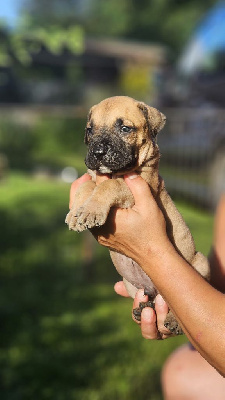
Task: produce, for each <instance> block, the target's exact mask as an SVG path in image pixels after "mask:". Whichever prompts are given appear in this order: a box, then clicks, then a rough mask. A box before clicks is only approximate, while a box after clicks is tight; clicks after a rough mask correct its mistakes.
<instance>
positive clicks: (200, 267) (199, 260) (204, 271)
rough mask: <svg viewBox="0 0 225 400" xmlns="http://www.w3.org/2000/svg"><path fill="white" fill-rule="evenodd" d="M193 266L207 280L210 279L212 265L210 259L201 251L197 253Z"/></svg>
mask: <svg viewBox="0 0 225 400" xmlns="http://www.w3.org/2000/svg"><path fill="white" fill-rule="evenodd" d="M191 264H192V267H193V268H194V269H195V270H196V271H197V272H199V274H200V275H201V276H202V277H203V278H205V279H206V280H209V279H210V266H209V261H208V259H207V258H206V257H205V256H204V255H203V254H202V253H200V252H199V251H198V252H197V253H196V254H195V256H194V259H193V261H192V263H191Z"/></svg>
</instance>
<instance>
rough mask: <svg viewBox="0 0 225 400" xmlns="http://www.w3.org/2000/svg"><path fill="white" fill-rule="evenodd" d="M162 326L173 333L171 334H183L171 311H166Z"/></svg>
mask: <svg viewBox="0 0 225 400" xmlns="http://www.w3.org/2000/svg"><path fill="white" fill-rule="evenodd" d="M164 326H165V327H166V328H167V329H168V330H169V331H170V332H171V333H172V334H173V335H183V330H182V328H181V326H180V325H179V323H178V322H177V320H176V318H175V317H174V315H173V313H172V312H171V311H169V312H168V314H167V317H166V319H165V321H164Z"/></svg>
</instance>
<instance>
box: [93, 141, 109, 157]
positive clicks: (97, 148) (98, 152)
mask: <svg viewBox="0 0 225 400" xmlns="http://www.w3.org/2000/svg"><path fill="white" fill-rule="evenodd" d="M94 152H95V154H96V155H97V156H103V155H104V154H106V152H107V149H106V146H105V145H104V144H103V143H99V144H98V145H97V146H95V149H94Z"/></svg>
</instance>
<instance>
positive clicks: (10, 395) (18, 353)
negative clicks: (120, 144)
mask: <svg viewBox="0 0 225 400" xmlns="http://www.w3.org/2000/svg"><path fill="white" fill-rule="evenodd" d="M68 196H69V185H68V184H64V183H61V182H59V181H57V180H50V179H48V180H37V179H36V180H35V179H33V178H32V177H31V176H29V175H22V174H18V173H17V174H13V175H9V176H8V178H7V179H6V180H5V181H2V182H1V185H0V218H1V231H0V235H1V237H0V282H1V287H0V309H1V321H2V328H1V342H0V369H1V377H2V378H1V399H2V400H14V399H15V400H20V399H21V400H26V399H29V400H30V399H32V400H33V399H34V400H36V399H38V400H42V399H43V400H45V399H51V400H52V399H55V400H64V399H65V400H70V399H71V400H72V399H74V400H114V399H115V400H117V399H120V400H136V399H143V400H145V399H146V400H147V399H148V400H149V399H151V400H159V399H162V395H161V391H160V370H161V367H162V365H163V362H164V361H165V359H166V358H167V356H168V355H169V354H170V352H171V351H172V350H173V349H175V348H176V347H177V346H178V345H180V344H181V343H184V342H185V341H186V338H185V337H178V338H172V339H169V340H166V341H162V342H161V341H158V342H157V341H146V340H144V339H143V338H142V337H141V334H140V329H139V327H138V326H137V325H136V324H134V322H133V321H132V319H131V308H132V300H131V299H124V298H120V297H119V296H117V295H116V294H115V293H114V291H113V284H114V282H115V281H116V280H118V279H119V277H118V275H117V273H116V272H115V269H114V267H113V265H112V264H111V261H110V258H109V255H108V251H107V250H106V249H104V248H102V247H100V246H99V245H98V244H96V243H95V241H94V240H90V236H88V235H87V234H85V233H84V234H79V235H78V234H75V233H73V232H69V231H68V229H67V227H66V226H65V225H64V218H65V214H66V212H67V210H68ZM177 205H178V208H179V209H180V211H181V213H182V214H183V216H184V218H185V220H186V221H187V223H188V225H189V226H190V228H191V231H192V233H193V236H194V238H195V240H196V244H197V248H198V250H201V251H202V252H203V253H204V254H207V253H208V251H209V248H210V244H211V238H212V221H213V218H212V215H210V214H208V213H207V212H202V211H200V210H199V209H196V208H194V207H190V206H188V205H187V204H185V203H181V202H180V203H178V204H177ZM90 249H91V255H92V258H91V260H90V259H89V258H87V254H86V253H87V250H88V251H90Z"/></svg>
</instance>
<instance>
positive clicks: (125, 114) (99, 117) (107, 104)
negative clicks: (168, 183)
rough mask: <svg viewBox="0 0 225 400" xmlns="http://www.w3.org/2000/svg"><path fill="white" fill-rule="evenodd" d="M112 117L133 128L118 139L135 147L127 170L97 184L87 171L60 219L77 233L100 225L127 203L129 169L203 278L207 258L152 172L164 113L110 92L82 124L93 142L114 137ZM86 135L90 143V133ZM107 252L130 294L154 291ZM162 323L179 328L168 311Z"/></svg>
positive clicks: (134, 268)
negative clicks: (139, 179)
mask: <svg viewBox="0 0 225 400" xmlns="http://www.w3.org/2000/svg"><path fill="white" fill-rule="evenodd" d="M118 119H122V121H123V125H125V126H130V127H133V130H132V131H131V132H130V133H129V134H127V135H125V136H124V137H123V138H122V140H123V141H124V142H126V144H128V145H129V146H132V148H135V151H136V162H135V165H133V166H132V167H131V168H128V169H127V170H126V168H125V169H123V170H122V171H120V170H117V171H116V172H114V173H112V178H113V179H110V180H106V181H103V182H102V183H101V184H100V185H98V186H96V185H95V177H96V171H90V170H89V173H90V175H91V176H92V181H89V182H86V183H84V184H83V185H81V187H80V188H79V189H78V191H77V193H76V195H75V199H74V204H73V207H72V209H71V211H70V212H69V214H68V215H67V218H66V222H67V223H68V225H69V228H70V229H72V230H75V231H78V232H80V231H83V230H84V229H87V228H88V229H90V228H93V227H95V226H100V225H103V224H104V223H105V221H106V219H107V216H108V213H109V210H110V208H111V207H120V208H128V207H132V206H133V204H134V199H133V196H132V194H131V192H130V191H129V189H128V187H127V185H126V184H125V183H124V181H123V179H122V176H123V175H124V174H125V173H126V172H130V171H135V172H136V173H138V174H140V175H141V177H142V178H143V179H144V180H145V181H146V182H147V183H148V184H149V186H150V187H151V190H152V193H153V195H154V197H155V199H156V201H157V203H158V205H159V207H160V209H161V210H162V212H163V214H164V216H165V219H166V223H167V232H168V236H169V238H170V240H171V242H172V243H173V245H174V246H175V248H176V249H177V251H178V252H179V253H180V254H181V255H182V256H183V258H184V259H185V260H187V262H188V263H189V264H190V265H192V266H193V267H194V268H195V269H196V270H197V271H198V272H199V273H200V274H201V275H202V276H203V277H205V278H208V277H209V265H208V261H207V259H206V258H205V257H204V256H203V255H202V254H201V253H197V252H196V250H195V245H194V241H193V238H192V235H191V233H190V231H189V229H188V227H187V225H186V224H185V222H184V220H183V218H182V216H181V214H180V213H179V212H178V210H177V208H176V207H175V205H174V203H173V201H172V200H171V198H170V196H169V195H168V193H167V191H166V189H165V187H164V184H163V181H162V180H161V178H160V176H159V174H158V164H159V149H158V146H157V144H156V135H157V133H158V131H159V130H161V129H162V128H163V126H164V124H165V120H166V118H165V116H164V115H163V114H162V113H161V112H160V111H158V110H156V109H155V108H153V107H149V106H147V105H146V104H144V103H142V102H138V101H136V100H134V99H131V98H129V97H124V96H121V97H112V98H109V99H106V100H103V101H102V102H101V103H99V104H98V105H96V106H94V107H92V109H91V110H90V113H89V120H88V122H87V128H90V127H91V126H93V125H94V127H95V129H94V134H93V137H95V140H97V141H99V142H101V135H102V132H105V131H107V135H108V132H110V135H111V136H112V140H114V137H115V140H117V139H116V133H115V131H116V128H115V126H116V125H115V123H116V121H117V120H118ZM96 138H97V139H96ZM88 140H89V141H90V142H91V141H92V140H93V138H92V137H91V138H89V139H88ZM101 168H102V169H103V168H105V167H104V166H102V167H101ZM110 253H111V257H112V260H113V263H114V265H115V267H116V269H117V270H118V272H119V273H120V274H121V275H122V276H123V277H124V281H125V284H126V287H127V289H128V292H129V294H130V295H131V296H132V297H134V296H135V293H136V291H137V290H138V289H139V288H145V289H147V291H148V292H150V293H151V294H152V296H153V297H154V296H155V295H156V294H157V290H156V288H154V286H153V284H152V282H151V280H150V278H149V277H148V276H147V275H146V274H145V272H144V271H143V270H142V269H141V268H140V267H139V266H138V265H137V264H136V263H135V262H134V261H133V260H131V259H130V258H128V257H126V256H124V255H121V254H118V253H115V252H110ZM166 322H167V325H168V324H169V326H168V327H169V328H170V329H171V331H172V332H174V331H175V332H176V333H177V334H179V333H181V328H180V327H179V325H178V324H177V323H176V320H175V319H174V317H173V315H172V313H171V312H170V313H169V314H168V318H167V321H166Z"/></svg>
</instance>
